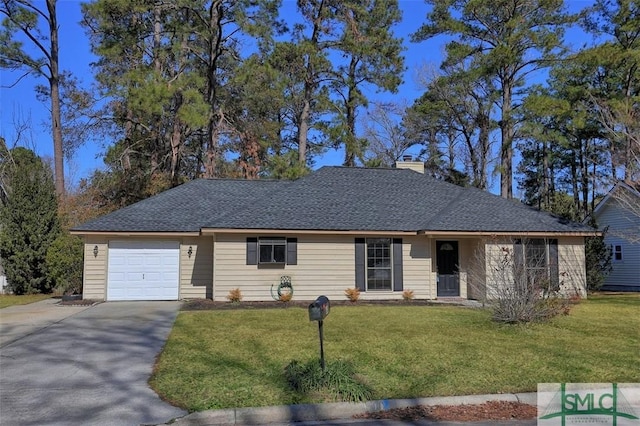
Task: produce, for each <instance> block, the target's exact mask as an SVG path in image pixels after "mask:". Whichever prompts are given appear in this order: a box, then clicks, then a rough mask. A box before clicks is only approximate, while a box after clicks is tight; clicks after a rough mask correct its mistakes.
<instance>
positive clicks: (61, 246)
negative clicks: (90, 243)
mask: <svg viewBox="0 0 640 426" xmlns="http://www.w3.org/2000/svg"><path fill="white" fill-rule="evenodd" d="M82 248H83V244H82V240H81V239H80V238H79V237H77V236H75V235H71V234H69V233H67V232H63V233H61V234H60V235H59V236H58V238H56V239H55V240H54V241H53V243H51V245H50V246H49V249H48V250H47V259H46V262H47V269H48V271H49V275H50V276H51V278H52V279H53V281H54V283H55V290H56V291H57V292H59V293H62V294H79V293H82Z"/></svg>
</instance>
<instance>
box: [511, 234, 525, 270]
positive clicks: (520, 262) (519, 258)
mask: <svg viewBox="0 0 640 426" xmlns="http://www.w3.org/2000/svg"><path fill="white" fill-rule="evenodd" d="M524 249H525V247H524V244H522V240H516V241H515V242H514V244H513V263H514V265H513V266H514V268H515V273H516V274H524V273H525V268H524Z"/></svg>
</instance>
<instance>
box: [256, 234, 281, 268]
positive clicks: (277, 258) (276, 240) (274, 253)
mask: <svg viewBox="0 0 640 426" xmlns="http://www.w3.org/2000/svg"><path fill="white" fill-rule="evenodd" d="M258 249H259V253H260V258H259V263H284V262H285V260H286V258H287V242H286V240H285V239H284V238H281V237H271V238H259V239H258Z"/></svg>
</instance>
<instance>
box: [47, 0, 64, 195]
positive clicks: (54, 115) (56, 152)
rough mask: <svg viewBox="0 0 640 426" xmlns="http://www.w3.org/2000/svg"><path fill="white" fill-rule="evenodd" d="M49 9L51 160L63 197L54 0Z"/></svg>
mask: <svg viewBox="0 0 640 426" xmlns="http://www.w3.org/2000/svg"><path fill="white" fill-rule="evenodd" d="M47 9H48V11H49V37H50V39H51V40H50V41H51V59H50V64H51V75H50V76H49V86H50V88H51V127H52V132H53V161H54V174H55V187H56V195H57V196H58V197H64V195H65V187H64V151H63V149H62V127H61V118H60V86H59V84H60V75H59V71H58V19H57V16H56V0H47Z"/></svg>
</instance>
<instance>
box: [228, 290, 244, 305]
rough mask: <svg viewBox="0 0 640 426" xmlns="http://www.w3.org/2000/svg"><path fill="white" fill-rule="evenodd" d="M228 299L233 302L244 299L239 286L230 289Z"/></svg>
mask: <svg viewBox="0 0 640 426" xmlns="http://www.w3.org/2000/svg"><path fill="white" fill-rule="evenodd" d="M227 299H229V302H231V303H240V302H241V301H242V291H240V289H239V288H234V289H233V290H229V294H228V295H227Z"/></svg>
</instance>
